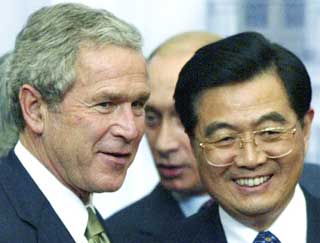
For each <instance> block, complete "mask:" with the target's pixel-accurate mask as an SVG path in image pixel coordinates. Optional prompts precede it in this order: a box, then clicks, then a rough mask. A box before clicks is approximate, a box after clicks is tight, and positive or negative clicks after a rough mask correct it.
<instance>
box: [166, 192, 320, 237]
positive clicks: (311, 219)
mask: <svg viewBox="0 0 320 243" xmlns="http://www.w3.org/2000/svg"><path fill="white" fill-rule="evenodd" d="M304 192H305V198H306V201H307V218H308V221H307V227H308V229H307V236H308V237H307V243H319V242H320V199H319V198H316V197H314V196H312V195H311V194H310V193H309V192H307V191H304ZM288 230H290V228H289V226H288ZM161 242H163V243H209V242H210V243H227V241H226V237H225V234H224V230H223V227H222V224H221V221H220V217H219V213H218V205H217V204H215V205H214V206H213V207H211V208H209V209H207V210H206V211H203V212H200V213H198V214H196V215H194V216H192V217H190V218H187V219H186V220H185V221H184V222H183V223H182V224H179V225H176V227H175V228H171V229H169V233H168V236H167V237H163V238H162V240H161Z"/></svg>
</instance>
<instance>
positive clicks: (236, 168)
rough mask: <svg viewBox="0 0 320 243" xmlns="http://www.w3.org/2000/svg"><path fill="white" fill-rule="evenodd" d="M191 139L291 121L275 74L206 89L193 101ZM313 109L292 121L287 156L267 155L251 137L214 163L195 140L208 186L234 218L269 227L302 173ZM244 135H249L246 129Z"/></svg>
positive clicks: (284, 123) (279, 82)
mask: <svg viewBox="0 0 320 243" xmlns="http://www.w3.org/2000/svg"><path fill="white" fill-rule="evenodd" d="M197 111H198V119H199V120H198V124H197V126H196V129H195V134H196V138H197V139H196V140H195V141H197V140H200V141H203V140H210V138H211V137H213V136H219V135H220V134H225V133H244V134H249V132H250V131H255V130H260V129H264V128H267V127H279V126H284V127H292V126H294V125H295V124H296V123H297V116H296V114H295V112H294V111H293V110H292V109H291V107H290V105H289V101H288V98H287V95H286V93H285V90H284V87H283V86H282V84H281V81H280V80H279V78H278V76H277V75H275V74H274V73H273V72H271V71H270V72H266V73H263V74H261V75H258V76H255V77H254V78H253V79H252V80H249V81H245V82H241V83H237V84H231V85H228V86H220V87H215V88H212V89H209V90H207V91H205V92H204V93H203V94H202V96H201V97H200V99H199V100H198V103H197ZM311 120H312V111H310V112H309V113H307V115H306V116H305V120H304V122H305V125H304V127H301V124H300V123H299V122H298V123H297V126H296V128H297V131H296V133H295V135H294V136H293V139H292V143H293V150H292V152H291V153H290V154H288V155H287V156H284V157H282V158H277V159H270V158H267V157H266V155H265V153H264V152H262V151H261V150H259V148H258V147H256V145H254V143H252V142H247V143H244V145H243V148H242V149H240V150H239V151H240V152H239V153H238V155H235V156H234V157H233V158H232V162H233V164H232V165H230V166H226V167H220V168H219V167H214V166H211V165H209V164H208V163H207V161H206V159H205V158H204V156H203V152H202V149H201V148H200V147H199V146H198V144H196V142H195V144H194V146H195V151H196V157H197V158H198V159H199V161H200V174H201V176H202V179H203V182H204V184H205V186H206V188H207V189H208V191H209V192H210V194H211V195H213V196H214V197H215V198H216V199H217V200H218V201H219V202H220V204H221V206H222V207H223V208H224V209H225V210H226V211H227V212H229V214H230V215H232V216H233V217H234V218H236V219H237V220H239V221H241V222H242V223H244V224H246V225H249V226H250V227H253V228H256V229H258V230H260V229H264V228H266V227H268V226H269V225H270V224H271V223H272V222H273V220H274V219H275V218H276V217H277V216H278V215H279V213H281V211H282V210H283V209H284V207H286V205H287V203H288V202H289V201H290V199H291V198H292V196H293V193H294V188H295V186H296V184H297V181H298V180H299V176H300V174H301V170H302V166H303V159H304V155H305V150H306V147H307V142H308V138H309V130H310V126H311ZM245 136H249V135H245Z"/></svg>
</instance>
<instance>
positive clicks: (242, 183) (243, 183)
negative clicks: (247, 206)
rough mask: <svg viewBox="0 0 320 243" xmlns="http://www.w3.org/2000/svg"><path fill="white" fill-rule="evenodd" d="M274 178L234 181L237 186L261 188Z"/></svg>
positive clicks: (262, 177) (251, 178)
mask: <svg viewBox="0 0 320 243" xmlns="http://www.w3.org/2000/svg"><path fill="white" fill-rule="evenodd" d="M271 177H272V176H271V175H269V176H257V177H250V178H239V179H235V180H233V181H234V182H235V183H236V184H237V185H239V186H244V187H257V186H260V185H262V184H264V183H266V182H268V181H269V180H270V178H271Z"/></svg>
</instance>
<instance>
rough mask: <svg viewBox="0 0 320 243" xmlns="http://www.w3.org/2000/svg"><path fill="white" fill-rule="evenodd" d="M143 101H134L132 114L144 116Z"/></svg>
mask: <svg viewBox="0 0 320 243" xmlns="http://www.w3.org/2000/svg"><path fill="white" fill-rule="evenodd" d="M145 103H146V102H145V101H142V100H137V101H134V102H133V103H132V105H131V106H132V109H133V111H134V114H136V115H138V116H140V115H143V114H144V107H145Z"/></svg>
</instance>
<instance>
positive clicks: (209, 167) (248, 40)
mask: <svg viewBox="0 0 320 243" xmlns="http://www.w3.org/2000/svg"><path fill="white" fill-rule="evenodd" d="M174 98H175V107H176V110H177V112H178V114H179V116H180V119H181V121H182V123H183V125H184V127H185V130H186V132H187V133H188V136H189V138H190V139H191V143H192V146H193V149H194V151H195V155H196V158H197V161H198V164H199V171H200V176H201V178H202V181H203V184H204V185H205V187H206V189H207V190H208V192H209V194H210V195H211V196H213V197H214V198H215V199H216V200H217V202H218V204H219V206H217V205H216V206H213V207H211V208H209V209H207V210H206V211H204V212H201V213H199V214H197V215H195V216H194V217H192V218H189V219H188V220H187V221H186V222H185V223H184V224H182V225H180V226H178V228H177V229H174V234H169V235H170V236H169V237H168V239H166V240H165V242H175V243H177V242H183V243H187V242H219V243H224V242H228V243H233V242H237V243H242V242H243V243H251V242H254V243H258V242H283V243H285V242H297V243H305V242H308V243H311V242H320V234H319V229H320V200H319V199H318V198H316V197H314V196H312V195H311V194H310V193H309V192H308V191H306V190H305V189H304V187H303V186H300V185H299V184H298V181H299V178H300V175H301V173H302V169H303V160H304V157H305V153H306V150H307V147H308V140H309V136H310V129H311V123H312V119H313V115H314V111H313V109H311V108H310V102H311V84H310V79H309V75H308V73H307V71H306V69H305V67H304V65H303V63H302V62H301V61H300V60H299V59H298V58H297V57H296V56H295V55H294V54H293V53H291V52H290V51H288V50H287V49H285V48H283V47H281V46H280V45H277V44H274V43H271V42H269V41H268V40H267V39H265V38H264V37H263V36H262V35H260V34H258V33H255V32H245V33H241V34H238V35H234V36H231V37H229V38H226V39H223V40H221V41H218V42H216V43H213V44H210V45H208V46H206V47H203V48H201V49H200V50H198V51H197V52H196V54H195V55H194V56H193V57H192V58H191V59H190V61H189V62H188V63H187V64H186V65H185V66H184V67H183V69H182V71H181V72H180V75H179V79H178V83H177V86H176V90H175V94H174Z"/></svg>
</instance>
